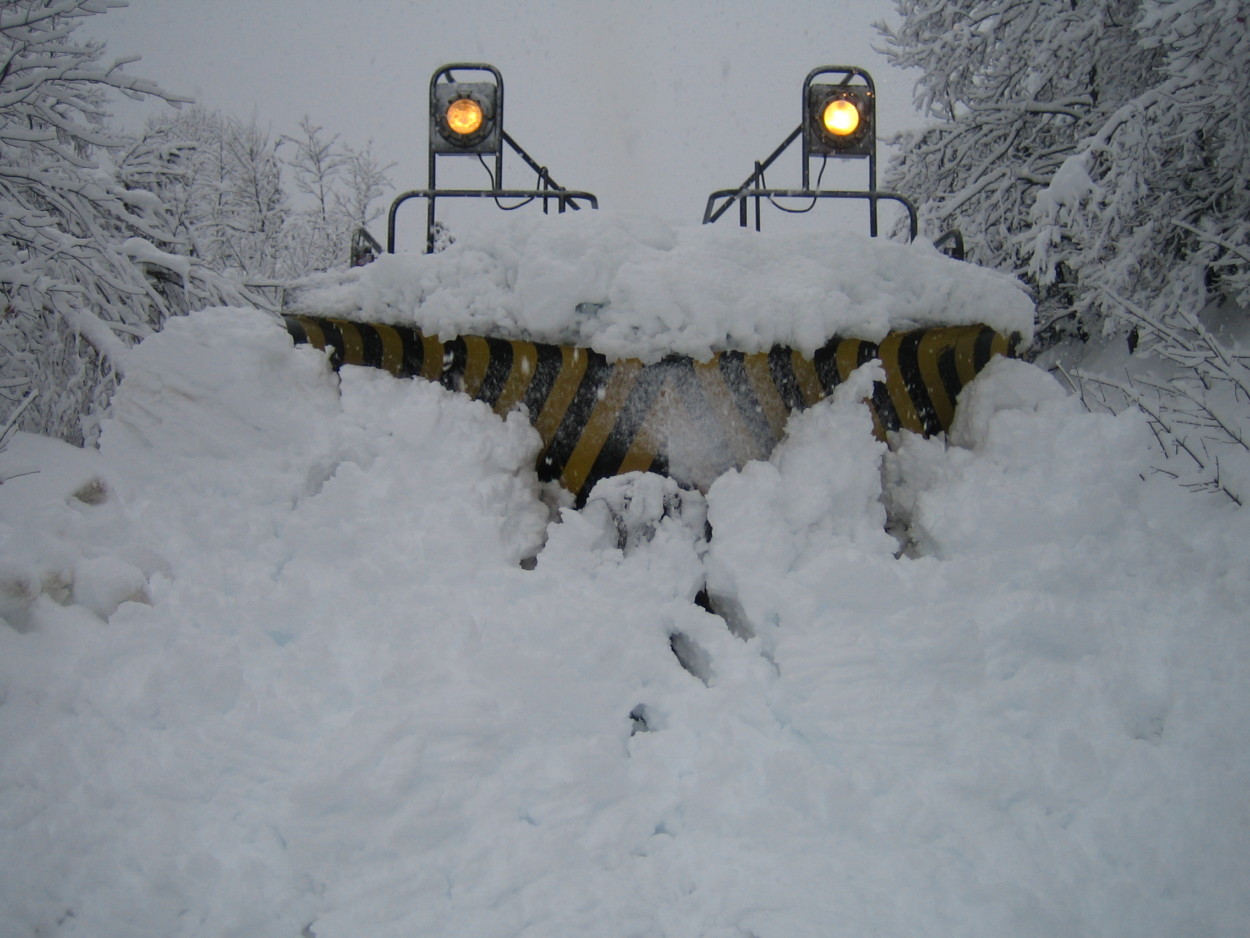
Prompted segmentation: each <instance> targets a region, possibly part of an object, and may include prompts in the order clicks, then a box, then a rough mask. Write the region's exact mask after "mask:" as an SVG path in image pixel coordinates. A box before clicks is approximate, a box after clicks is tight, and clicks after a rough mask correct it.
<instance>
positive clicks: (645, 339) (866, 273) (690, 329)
mask: <svg viewBox="0 0 1250 938" xmlns="http://www.w3.org/2000/svg"><path fill="white" fill-rule="evenodd" d="M313 283H314V285H311V286H309V287H308V288H307V289H306V290H305V291H304V292H303V293H302V294H301V295H300V297H299V299H298V306H299V307H300V308H307V309H310V310H317V311H319V312H322V313H325V314H328V315H337V316H342V317H344V318H348V319H358V320H364V321H368V322H385V323H405V324H415V325H417V326H419V327H420V328H422V329H423V330H424V331H427V332H430V333H434V334H438V335H440V336H442V337H443V338H445V339H446V338H452V337H454V336H456V335H461V334H469V335H500V336H506V337H509V338H525V339H531V340H536V341H543V342H554V343H562V344H572V345H581V346H589V347H591V348H594V349H596V350H598V351H600V352H602V353H603V354H605V355H607V356H608V357H610V358H640V359H642V360H644V361H655V360H657V359H659V358H662V357H663V356H664V355H666V354H669V353H679V354H683V355H689V356H691V357H694V358H696V359H700V360H705V359H707V358H709V357H710V356H711V354H712V353H713V352H714V351H722V350H726V349H737V350H740V351H746V352H755V351H762V350H765V349H768V348H770V347H771V346H773V345H787V346H790V347H793V348H797V349H800V350H802V351H803V352H805V353H807V354H808V355H810V354H812V353H813V352H815V350H816V349H818V348H820V346H822V345H824V344H825V343H826V342H827V341H828V340H829V339H830V338H832V337H833V336H835V335H837V336H844V337H853V338H862V339H871V340H874V341H876V340H879V339H881V338H882V337H883V336H884V335H885V334H886V333H888V332H890V331H891V330H896V329H908V328H913V327H918V326H929V325H964V324H974V323H985V324H987V325H990V326H993V327H994V328H996V329H997V330H999V331H1000V332H1002V333H1003V334H1004V335H1010V334H1012V333H1020V334H1021V336H1023V337H1025V338H1028V337H1029V336H1030V335H1031V334H1032V329H1033V306H1032V303H1031V301H1030V300H1029V299H1028V297H1027V296H1026V295H1025V294H1024V292H1023V291H1022V290H1021V289H1020V287H1019V285H1018V284H1017V283H1016V282H1015V281H1013V280H1012V279H1011V278H1008V277H1005V276H1003V275H1001V274H997V273H994V272H992V271H988V270H983V269H981V268H978V267H975V266H974V265H971V264H966V263H962V262H959V261H953V260H950V259H949V258H947V257H945V256H943V255H941V254H939V253H938V252H937V251H935V250H934V249H933V247H932V246H931V245H929V244H926V243H924V242H919V241H918V242H916V243H914V244H911V245H903V244H897V243H895V242H892V241H889V240H886V239H871V238H867V237H860V236H856V235H853V234H846V233H840V234H832V233H831V234H761V233H758V232H754V231H750V230H744V229H741V228H733V227H721V228H717V227H713V226H697V227H678V226H673V225H670V224H668V223H666V222H663V221H661V220H659V219H657V218H653V217H650V216H645V215H635V214H629V213H613V212H605V211H599V212H589V211H582V212H570V213H566V214H564V215H551V216H542V215H538V216H525V217H518V216H513V217H512V218H510V219H508V220H507V221H505V222H504V223H502V224H499V225H497V226H495V227H483V228H481V229H478V230H474V231H472V232H468V233H466V234H465V235H463V236H462V237H461V238H460V239H459V240H458V241H457V242H456V243H455V244H453V245H452V246H451V247H449V248H448V249H447V250H446V251H444V252H441V253H439V254H434V255H419V254H412V255H410V254H397V255H385V256H383V257H382V258H381V259H380V260H378V261H377V262H375V263H374V264H371V265H369V266H368V267H365V268H360V269H358V270H357V271H355V272H353V273H352V275H350V277H349V278H348V279H347V280H346V281H339V280H337V279H327V280H322V281H320V282H319V283H318V282H316V281H314V282H313Z"/></svg>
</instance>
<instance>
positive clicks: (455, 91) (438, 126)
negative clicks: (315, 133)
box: [386, 62, 599, 254]
mask: <svg viewBox="0 0 1250 938" xmlns="http://www.w3.org/2000/svg"><path fill="white" fill-rule="evenodd" d="M456 72H476V73H480V77H481V78H482V79H484V80H475V81H458V80H457V79H456V76H455V73H456ZM475 77H478V76H475ZM503 104H504V98H503V75H501V74H500V73H499V69H497V68H495V67H494V66H493V65H485V64H482V63H473V62H457V63H453V64H450V65H444V66H441V67H440V68H438V69H436V70H435V71H434V74H433V75H431V76H430V137H429V140H430V144H429V184H428V185H427V186H426V188H424V189H411V190H409V191H407V192H403V193H401V194H400V195H398V196H397V197H396V198H395V201H393V202H392V203H391V209H390V212H389V213H388V214H387V219H386V252H387V253H388V254H394V253H395V223H396V217H397V215H398V213H399V207H400V206H401V205H403V204H404V203H405V202H408V201H409V200H411V199H425V200H426V223H425V253H427V254H430V253H433V251H434V234H435V231H436V229H437V223H436V221H435V215H434V203H435V200H437V199H456V198H458V199H495V200H496V201H498V200H499V199H524V200H526V201H534V200H537V201H540V202H541V204H542V208H543V212H544V213H546V212H548V211H549V209H550V206H551V205H552V204H553V203H554V205H555V207H556V208H557V210H558V211H560V212H563V211H565V210H566V209H579V208H581V207H582V205H581V203H586V204H588V205H589V206H590V207H591V208H598V207H599V202H598V200H597V199H596V198H595V196H594V195H592V194H591V193H589V192H583V191H580V190H575V189H565V188H564V187H563V186H561V185H559V184H557V183H556V181H555V180H554V179H552V178H551V174H550V173H549V172H548V171H547V167H545V166H541V165H539V163H538V162H537V161H535V160H534V159H533V158H532V157H531V156H530V155H529V154H528V153H526V152H525V150H524V149H522V148H521V146H520V144H518V143H517V142H516V141H515V140H513V139H512V137H511V136H509V135H508V132H507V131H506V130H504V123H503V114H504V109H503ZM457 109H459V110H460V111H461V113H460V114H457V113H456V110H457ZM505 145H507V147H508V148H509V149H510V150H511V151H512V152H514V153H515V154H516V155H518V156H520V157H521V159H522V160H523V161H524V162H525V164H526V165H527V166H528V167H529V168H530V169H531V170H533V171H534V172H535V173H536V174H537V176H538V182H537V185H536V186H535V188H533V189H505V188H504V185H503V166H504V146H505ZM466 155H467V156H477V157H479V158H480V159H483V160H485V158H486V157H487V156H493V157H494V158H495V159H494V171H493V172H491V173H490V176H491V185H490V187H489V188H483V189H440V188H439V187H438V183H437V179H436V173H437V165H438V164H437V161H438V159H439V158H440V157H447V156H466ZM487 168H488V170H489V166H488V167H487ZM521 204H525V203H524V202H522V203H521ZM501 207H502V206H501ZM514 207H518V208H519V207H520V206H514Z"/></svg>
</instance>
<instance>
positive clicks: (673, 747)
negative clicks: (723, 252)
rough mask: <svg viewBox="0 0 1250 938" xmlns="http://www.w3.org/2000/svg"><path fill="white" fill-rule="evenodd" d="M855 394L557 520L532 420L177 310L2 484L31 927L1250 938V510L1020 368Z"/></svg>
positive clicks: (12, 453) (115, 931) (10, 784)
mask: <svg viewBox="0 0 1250 938" xmlns="http://www.w3.org/2000/svg"><path fill="white" fill-rule="evenodd" d="M869 377H870V371H864V372H862V373H861V374H859V375H857V376H856V377H855V378H854V379H853V381H852V382H848V385H847V387H848V388H850V390H851V391H853V390H854V387H853V385H854V384H855V383H856V382H863V381H866V380H867V379H868V378H869ZM857 396H858V395H857V394H855V393H840V394H838V395H835V397H834V398H833V399H831V400H827V401H825V402H822V403H821V404H820V405H817V406H816V407H814V408H812V409H810V410H809V411H807V412H805V413H803V414H802V415H800V416H798V417H797V418H796V419H794V420H793V421H792V422H791V425H790V433H789V435H788V437H787V439H786V441H784V442H783V443H782V445H781V446H779V447H778V449H777V450H776V451H775V452H774V454H773V456H772V458H771V459H770V461H769V462H767V463H752V464H749V465H748V466H747V467H746V468H745V469H743V470H742V471H741V472H737V471H732V472H730V473H728V474H726V475H725V476H723V477H722V478H721V479H720V480H718V481H717V482H716V484H715V485H714V486H713V487H712V488H711V490H710V491H709V493H708V495H707V497H706V499H704V498H703V497H702V496H700V495H698V493H679V492H677V491H676V490H675V489H674V488H673V487H672V486H671V484H669V483H668V482H667V481H666V480H663V479H659V478H657V477H655V476H647V475H643V476H636V477H632V478H629V479H623V480H609V481H608V482H606V483H603V484H601V486H600V487H598V488H597V489H596V492H595V494H594V495H592V497H591V499H590V500H589V502H588V504H587V506H586V507H585V508H584V509H582V510H580V511H574V510H571V509H568V508H565V509H563V510H562V511H561V512H560V513H559V516H558V519H556V520H554V521H552V520H551V519H550V516H549V512H548V509H547V508H546V507H545V506H544V504H543V503H542V501H541V500H540V497H539V495H540V493H539V489H538V486H537V484H536V482H535V479H534V473H533V467H532V462H533V459H534V453H535V451H536V450H535V447H536V446H537V438H536V434H535V433H534V431H533V429H532V428H531V427H530V426H529V425H528V424H527V423H525V422H524V421H523V420H519V419H516V418H515V417H514V418H509V419H508V420H507V421H504V420H501V419H499V418H497V417H495V416H494V415H493V414H491V413H490V412H489V410H488V409H487V408H486V407H485V406H484V405H481V404H479V403H476V402H471V401H468V400H465V399H463V398H462V397H459V396H457V395H454V394H451V393H449V392H447V391H444V390H443V389H442V388H440V387H438V386H436V385H432V384H429V383H426V382H412V381H397V380H394V379H392V378H390V377H389V376H388V375H386V374H384V373H382V372H379V371H375V370H368V369H355V368H351V367H347V368H344V369H343V371H342V372H341V374H339V375H337V376H336V375H335V374H334V373H333V372H331V371H330V369H329V368H328V366H327V365H326V362H325V359H324V356H322V355H320V354H319V353H316V352H314V351H313V350H311V349H309V348H306V347H305V348H295V347H293V346H292V345H291V343H290V340H289V338H288V337H287V336H286V335H285V332H284V330H283V329H282V327H281V324H280V323H278V322H276V321H275V320H273V319H271V318H270V317H267V316H265V315H264V314H261V313H249V312H245V311H213V312H209V313H203V314H197V315H193V316H191V317H189V318H187V319H185V320H175V321H173V322H171V324H170V327H169V328H168V329H167V330H166V331H165V332H164V333H162V334H160V335H157V336H153V337H151V338H149V339H147V340H145V341H144V342H143V343H142V344H141V345H140V346H138V348H137V349H136V350H135V355H134V358H133V364H132V367H131V370H130V371H129V372H128V374H127V377H126V379H125V381H124V382H123V385H122V388H121V391H120V392H119V394H118V395H117V398H116V399H115V402H114V407H113V412H112V414H111V416H110V418H109V420H108V421H107V422H106V424H105V426H104V428H103V433H102V440H101V448H100V451H98V452H95V451H89V452H84V451H78V450H72V449H69V448H67V447H65V446H63V445H62V444H53V443H50V442H49V441H46V440H40V439H37V438H32V437H29V436H23V435H19V436H18V437H17V439H16V440H15V441H14V443H13V445H12V446H11V447H10V448H9V449H8V450H7V451H5V452H4V453H0V478H2V479H6V481H4V482H3V483H2V484H0V558H2V560H3V563H2V564H0V571H3V572H0V587H3V588H4V591H5V592H4V595H5V602H6V605H5V606H4V607H3V609H2V610H0V615H3V617H4V623H7V625H6V624H4V623H0V751H3V753H4V757H3V759H0V868H3V869H4V870H5V875H4V876H3V877H0V908H3V909H4V915H3V916H2V917H0V935H3V936H4V938H8V936H15V938H16V936H27V935H32V934H40V935H59V936H88V935H89V936H92V938H113V936H116V938H123V936H124V938H147V936H152V938H156V936H160V938H170V936H220V935H238V936H244V935H246V936H251V935H289V936H296V935H300V934H304V935H314V936H316V938H354V936H359V935H370V936H374V938H389V936H394V938H400V936H410V935H447V936H451V935H474V936H481V938H492V936H499V938H503V936H509V938H515V936H532V938H538V936H542V938H560V936H569V938H572V936H584V935H593V934H606V935H621V936H644V935H645V936H665V938H694V936H708V938H742V936H745V935H754V936H756V938H802V936H827V935H829V934H847V935H867V934H882V935H909V936H943V938H944V936H949V935H952V934H959V935H969V936H986V938H990V936H993V938H999V936H1002V935H1013V936H1015V935H1020V936H1057V935H1088V936H1119V935H1125V934H1151V935H1161V936H1189V935H1195V934H1202V935H1229V936H1232V935H1236V934H1239V933H1240V931H1241V930H1243V927H1244V923H1245V921H1246V920H1247V918H1248V917H1250V899H1248V898H1247V893H1246V891H1245V888H1244V886H1245V883H1246V881H1247V875H1248V874H1250V869H1248V858H1250V835H1248V834H1247V831H1248V830H1250V808H1248V807H1247V800H1246V798H1245V792H1246V790H1247V788H1248V787H1250V745H1248V743H1250V716H1248V715H1247V709H1246V706H1245V702H1246V700H1247V692H1248V691H1250V687H1248V686H1247V681H1248V680H1250V679H1248V677H1247V675H1250V667H1248V665H1250V632H1247V630H1246V628H1245V613H1244V610H1245V608H1246V607H1247V605H1248V604H1250V577H1248V576H1247V572H1248V571H1247V568H1248V567H1250V558H1248V557H1247V554H1246V550H1245V544H1246V543H1247V542H1248V540H1247V535H1248V534H1250V532H1248V531H1247V520H1246V519H1247V517H1248V516H1247V515H1246V514H1245V512H1244V511H1241V510H1238V509H1235V508H1234V507H1233V506H1232V505H1231V503H1228V502H1226V501H1219V500H1216V499H1213V498H1209V497H1205V496H1193V495H1186V494H1185V493H1183V492H1181V491H1180V490H1179V489H1177V488H1176V487H1175V486H1173V485H1171V484H1170V483H1168V482H1167V481H1166V480H1160V479H1147V480H1143V479H1142V478H1141V473H1142V471H1143V469H1144V467H1145V465H1146V456H1145V452H1146V449H1145V448H1146V444H1147V442H1148V440H1147V436H1146V430H1145V428H1144V426H1143V425H1142V423H1141V422H1140V420H1138V419H1137V418H1135V417H1132V416H1125V417H1112V416H1109V415H1093V414H1089V413H1086V412H1085V411H1084V410H1083V409H1082V408H1081V407H1080V406H1079V404H1078V403H1077V402H1076V401H1074V400H1072V399H1071V398H1069V397H1068V396H1067V395H1066V394H1064V393H1063V392H1061V391H1060V390H1059V389H1058V388H1057V386H1055V385H1053V383H1052V382H1050V379H1049V378H1046V376H1044V375H1042V374H1041V373H1040V372H1038V371H1037V370H1036V369H1033V368H1031V367H1030V366H1027V365H1024V364H1021V363H1019V362H1001V363H996V364H994V365H993V366H991V368H989V369H988V370H987V372H986V374H985V375H983V376H982V378H980V379H978V381H977V382H976V383H974V385H972V386H971V387H970V388H969V390H968V393H967V395H966V396H967V397H968V398H969V399H968V400H966V401H965V402H964V404H965V411H964V413H963V415H962V416H961V421H962V422H961V425H960V429H959V432H958V433H957V434H955V443H953V444H950V445H948V444H947V443H946V442H945V441H943V440H940V439H934V440H921V439H919V438H911V437H904V438H902V439H901V440H899V441H897V445H896V447H895V450H894V451H888V450H887V449H886V448H885V447H884V446H883V445H882V444H880V443H877V442H876V441H874V440H873V439H872V437H871V435H870V432H869V427H870V420H869V417H868V415H867V413H866V411H865V410H864V408H863V407H862V405H861V404H859V403H858V401H857ZM31 471H34V474H30V475H20V476H18V473H19V472H31ZM549 522H551V523H549ZM708 525H710V529H711V539H710V541H709V540H708V539H707V536H706V533H707V529H708ZM887 526H888V527H889V528H890V530H891V531H892V532H894V533H895V535H896V536H891V535H890V534H887V533H886V528H887ZM705 587H706V590H707V592H708V593H709V594H710V595H711V606H712V610H714V611H709V610H708V609H707V608H704V607H703V606H701V605H700V604H698V603H696V602H695V600H696V598H698V596H699V594H700V592H701V591H702V590H704V588H705Z"/></svg>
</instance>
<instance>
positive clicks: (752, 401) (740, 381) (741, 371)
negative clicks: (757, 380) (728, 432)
mask: <svg viewBox="0 0 1250 938" xmlns="http://www.w3.org/2000/svg"><path fill="white" fill-rule="evenodd" d="M745 358H746V356H745V355H743V354H742V352H722V353H721V354H720V373H721V377H722V378H723V379H724V381H725V386H726V387H727V388H729V393H730V394H731V395H732V396H733V399H734V404H735V405H737V407H738V413H739V414H740V415H741V416H742V419H743V421H744V422H745V423H746V425H747V430H748V432H750V434H751V440H752V442H753V443H754V444H755V449H756V452H760V453H768V452H771V451H772V448H773V447H774V446H776V445H777V437H775V436H773V428H772V425H771V424H770V423H769V422H768V418H767V417H766V416H764V408H763V406H762V405H761V404H760V402H759V400H758V399H757V398H756V396H755V391H754V390H753V389H752V388H751V379H750V378H748V377H747V369H746V365H744V364H743V361H744V360H745Z"/></svg>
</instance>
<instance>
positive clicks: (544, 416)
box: [534, 345, 590, 446]
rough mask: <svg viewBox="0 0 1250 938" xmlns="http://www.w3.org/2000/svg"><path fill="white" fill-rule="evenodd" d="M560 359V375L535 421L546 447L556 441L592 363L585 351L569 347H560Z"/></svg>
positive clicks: (557, 376)
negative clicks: (587, 369) (557, 433)
mask: <svg viewBox="0 0 1250 938" xmlns="http://www.w3.org/2000/svg"><path fill="white" fill-rule="evenodd" d="M560 357H561V361H560V373H559V374H558V375H556V380H555V382H554V383H553V384H552V387H551V393H549V394H548V395H547V401H546V403H545V404H543V410H542V413H541V414H539V415H538V419H536V420H534V427H535V429H537V430H538V435H539V436H540V437H542V441H543V445H544V446H549V445H551V441H552V440H553V439H555V435H556V431H557V430H559V429H560V421H562V420H563V419H564V412H565V411H566V410H568V409H569V404H571V403H572V402H573V396H574V395H575V394H576V393H577V388H578V385H580V384H581V382H582V376H583V375H584V374H585V373H586V365H587V363H588V362H589V361H590V356H589V355H587V354H586V353H585V352H584V351H582V350H581V349H578V348H571V347H569V346H567V345H562V346H561V347H560Z"/></svg>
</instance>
